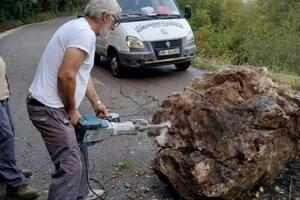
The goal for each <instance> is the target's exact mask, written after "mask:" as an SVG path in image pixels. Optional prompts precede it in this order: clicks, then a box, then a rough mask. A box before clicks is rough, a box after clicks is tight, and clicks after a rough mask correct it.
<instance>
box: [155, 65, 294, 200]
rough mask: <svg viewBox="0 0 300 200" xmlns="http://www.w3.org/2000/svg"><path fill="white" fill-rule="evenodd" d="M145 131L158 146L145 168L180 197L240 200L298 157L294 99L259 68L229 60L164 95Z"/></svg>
mask: <svg viewBox="0 0 300 200" xmlns="http://www.w3.org/2000/svg"><path fill="white" fill-rule="evenodd" d="M162 122H170V123H171V128H170V129H169V130H166V131H160V132H157V131H151V132H149V136H150V137H153V139H154V140H155V141H156V142H157V144H158V145H159V146H161V151H160V152H159V153H158V154H157V155H156V157H155V158H154V160H153V163H152V168H153V170H154V171H155V173H156V174H157V175H158V176H159V177H160V178H161V179H163V180H164V181H166V182H167V183H169V184H170V185H171V186H172V187H173V188H174V189H175V190H176V191H177V192H178V194H179V195H180V196H181V198H182V199H198V198H199V199H200V198H208V199H210V198H221V199H226V200H233V199H244V197H245V196H247V195H248V194H249V191H251V190H253V189H254V188H255V187H256V186H261V185H268V184H271V183H272V182H273V181H274V180H275V178H276V177H277V176H278V175H279V174H280V172H281V171H282V170H283V169H284V168H285V166H286V165H287V163H288V162H289V161H291V160H292V159H294V158H295V157H296V156H297V154H298V153H297V152H298V149H297V146H298V140H299V137H300V99H299V97H297V95H296V91H294V90H292V89H291V88H289V87H287V86H283V85H279V84H277V83H274V82H272V80H271V78H270V77H269V76H268V75H267V72H266V69H265V68H254V67H250V66H240V67H236V66H229V67H227V68H226V69H223V70H221V71H219V72H215V73H208V74H205V75H204V76H202V77H198V78H195V79H194V80H193V81H192V82H191V83H190V85H189V86H187V87H186V88H185V90H184V91H183V92H180V93H174V94H172V95H170V96H169V97H168V98H167V99H166V100H165V101H164V102H163V103H162V105H161V106H160V108H159V110H158V111H157V112H156V113H155V115H154V116H153V123H154V124H158V123H162Z"/></svg>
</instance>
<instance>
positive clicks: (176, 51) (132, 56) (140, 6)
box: [95, 0, 196, 77]
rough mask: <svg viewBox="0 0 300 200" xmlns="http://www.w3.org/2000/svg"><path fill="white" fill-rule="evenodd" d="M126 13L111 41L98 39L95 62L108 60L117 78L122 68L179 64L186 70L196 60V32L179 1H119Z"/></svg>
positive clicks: (188, 14)
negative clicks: (102, 58)
mask: <svg viewBox="0 0 300 200" xmlns="http://www.w3.org/2000/svg"><path fill="white" fill-rule="evenodd" d="M117 1H118V3H119V4H120V6H121V7H122V9H123V12H122V15H121V16H120V25H119V26H118V27H117V28H116V29H115V30H114V31H112V33H111V34H110V35H109V36H108V38H107V39H102V38H100V37H97V42H96V56H95V61H96V62H97V61H98V59H100V56H103V57H106V58H107V60H108V61H109V63H110V65H111V72H112V74H113V76H115V77H120V76H121V74H122V68H123V67H124V66H127V67H144V66H145V67H146V66H149V67H152V66H156V65H165V64H175V66H176V68H177V69H178V70H182V71H183V70H186V69H187V68H188V67H189V66H190V65H191V61H192V59H193V58H194V56H195V50H196V46H195V42H194V35H193V32H192V29H191V27H190V25H189V23H188V22H187V20H186V18H190V17H191V13H192V9H191V7H190V6H186V8H185V13H182V12H181V11H180V9H179V7H178V5H177V3H176V1H175V0H117Z"/></svg>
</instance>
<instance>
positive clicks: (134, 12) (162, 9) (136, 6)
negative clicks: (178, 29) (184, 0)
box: [117, 0, 181, 18]
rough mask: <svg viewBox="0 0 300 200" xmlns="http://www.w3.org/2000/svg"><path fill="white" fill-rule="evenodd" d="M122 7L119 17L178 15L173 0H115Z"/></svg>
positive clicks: (179, 14) (178, 12)
mask: <svg viewBox="0 0 300 200" xmlns="http://www.w3.org/2000/svg"><path fill="white" fill-rule="evenodd" d="M117 1H118V3H119V4H120V6H121V8H122V9H123V12H122V16H121V18H126V17H130V18H132V17H142V18H145V17H168V16H177V17H180V16H181V13H180V11H179V9H178V7H177V5H176V3H175V2H174V0H117Z"/></svg>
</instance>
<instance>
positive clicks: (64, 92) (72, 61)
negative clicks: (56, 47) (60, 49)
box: [57, 48, 87, 115]
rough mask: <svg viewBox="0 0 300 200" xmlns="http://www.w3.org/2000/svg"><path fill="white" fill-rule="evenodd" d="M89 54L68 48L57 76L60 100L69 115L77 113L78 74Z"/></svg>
mask: <svg viewBox="0 0 300 200" xmlns="http://www.w3.org/2000/svg"><path fill="white" fill-rule="evenodd" d="M86 56H87V53H86V52H84V51H83V50H81V49H78V48H68V49H67V50H66V52H65V54H64V58H63V61H62V64H61V66H60V69H59V71H58V75H57V86H58V92H59V95H60V98H61V100H62V102H63V104H64V106H65V109H66V111H67V113H68V114H70V115H72V113H73V112H75V111H76V103H75V88H76V77H77V73H78V71H79V69H80V67H81V65H82V63H83V62H84V60H85V59H86Z"/></svg>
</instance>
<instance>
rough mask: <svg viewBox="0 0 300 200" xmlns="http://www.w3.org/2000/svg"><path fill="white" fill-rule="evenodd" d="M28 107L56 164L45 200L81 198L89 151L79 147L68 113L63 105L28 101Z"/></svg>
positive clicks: (31, 117)
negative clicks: (46, 199)
mask: <svg viewBox="0 0 300 200" xmlns="http://www.w3.org/2000/svg"><path fill="white" fill-rule="evenodd" d="M27 109H28V114H29V117H30V120H31V121H32V123H33V124H34V126H35V127H36V128H37V129H38V130H39V132H40V133H41V135H42V137H43V139H44V142H45V145H46V147H47V150H48V152H49V154H50V157H51V159H52V162H53V164H54V166H55V172H54V173H53V174H52V184H51V188H50V190H49V196H48V200H77V199H84V197H86V195H87V194H88V192H89V189H88V185H87V176H88V174H87V173H86V172H87V170H88V152H87V149H82V150H80V149H79V148H78V145H77V141H76V135H75V130H74V126H73V125H72V124H71V123H70V117H69V115H68V114H67V113H66V111H65V109H64V108H50V107H47V106H37V105H32V104H30V103H28V104H27ZM83 154H84V155H85V158H86V162H85V160H84V156H83Z"/></svg>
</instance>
